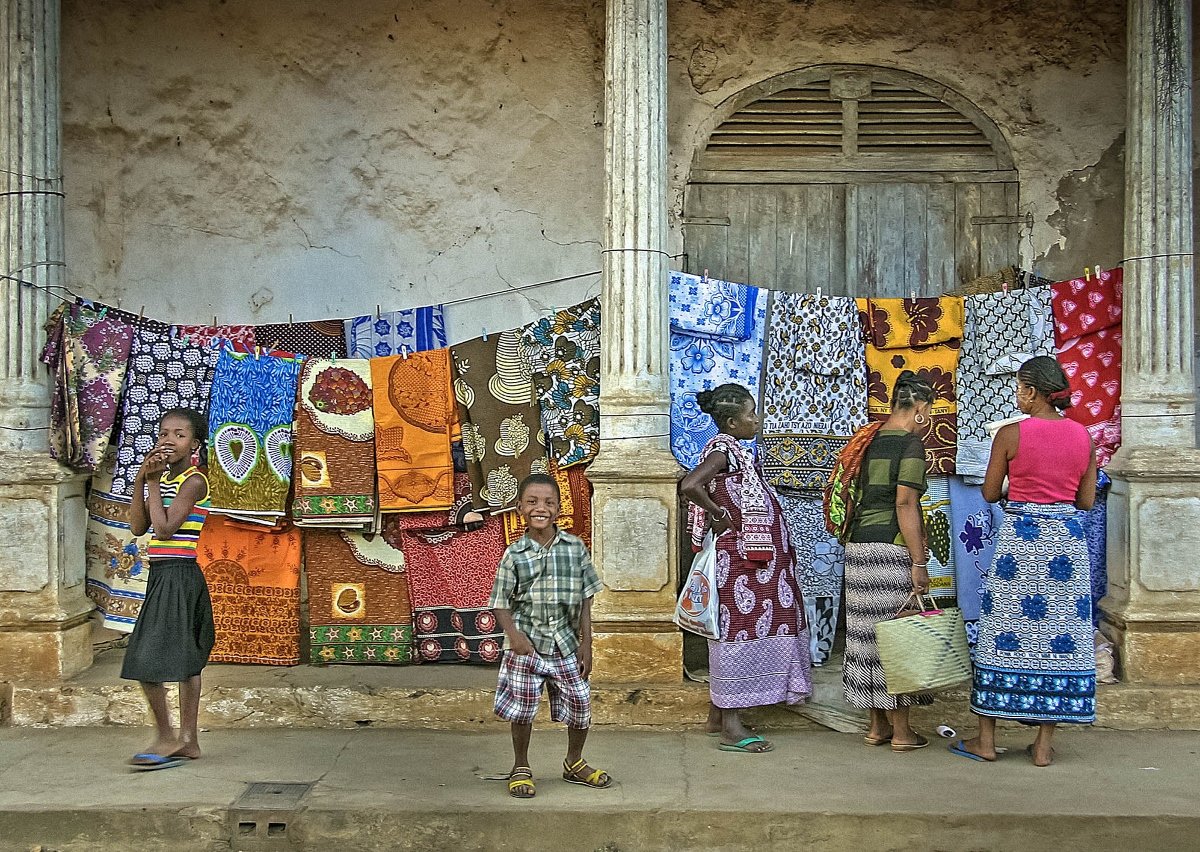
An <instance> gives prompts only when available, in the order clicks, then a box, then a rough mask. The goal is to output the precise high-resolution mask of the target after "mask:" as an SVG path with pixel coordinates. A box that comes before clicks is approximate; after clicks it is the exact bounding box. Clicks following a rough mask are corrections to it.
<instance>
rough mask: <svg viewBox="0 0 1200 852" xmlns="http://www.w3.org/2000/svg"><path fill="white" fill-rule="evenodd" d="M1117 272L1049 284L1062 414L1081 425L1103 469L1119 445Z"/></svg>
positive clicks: (1119, 275) (1119, 282)
mask: <svg viewBox="0 0 1200 852" xmlns="http://www.w3.org/2000/svg"><path fill="white" fill-rule="evenodd" d="M1122 274H1123V273H1122V270H1121V268H1120V267H1117V268H1116V269H1106V270H1103V271H1101V272H1098V273H1097V274H1096V275H1093V276H1090V277H1088V278H1073V279H1071V280H1069V281H1059V282H1057V283H1055V284H1054V285H1053V286H1052V293H1053V305H1054V341H1055V344H1056V345H1057V347H1058V363H1059V364H1061V365H1062V368H1063V371H1064V372H1065V373H1066V374H1067V380H1068V381H1069V382H1070V385H1071V407H1070V408H1068V409H1067V411H1066V416H1067V417H1070V418H1071V419H1072V420H1074V421H1076V422H1077V423H1081V424H1082V425H1084V426H1086V427H1087V430H1088V432H1089V433H1090V434H1091V436H1092V442H1093V443H1094V444H1095V445H1096V460H1097V463H1098V464H1099V465H1100V466H1101V467H1104V466H1105V465H1107V464H1108V462H1109V460H1110V459H1112V456H1113V453H1115V452H1116V451H1117V449H1118V448H1119V447H1120V446H1121V292H1122V285H1123V279H1122Z"/></svg>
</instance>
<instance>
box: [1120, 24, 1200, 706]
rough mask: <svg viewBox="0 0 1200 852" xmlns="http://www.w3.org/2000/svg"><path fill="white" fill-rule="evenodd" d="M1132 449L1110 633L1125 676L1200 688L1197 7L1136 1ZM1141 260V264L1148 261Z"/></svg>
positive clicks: (1128, 284) (1125, 442) (1128, 417)
mask: <svg viewBox="0 0 1200 852" xmlns="http://www.w3.org/2000/svg"><path fill="white" fill-rule="evenodd" d="M1128 26H1129V46H1128V49H1129V56H1128V71H1127V73H1128V102H1129V116H1128V128H1127V135H1126V139H1127V143H1126V144H1127V151H1126V156H1125V256H1126V257H1129V258H1134V259H1132V260H1129V261H1127V262H1126V264H1125V294H1124V353H1125V354H1124V361H1123V376H1122V382H1123V391H1122V395H1121V407H1122V421H1121V429H1122V447H1121V449H1120V451H1118V453H1117V454H1116V456H1115V458H1114V459H1113V461H1112V464H1111V465H1110V466H1109V468H1108V470H1109V473H1110V474H1111V475H1112V477H1113V489H1112V493H1111V495H1110V497H1109V503H1108V505H1109V509H1108V511H1109V528H1108V549H1109V561H1108V565H1109V569H1108V570H1109V593H1108V596H1107V597H1106V598H1105V599H1104V600H1103V601H1102V602H1101V608H1102V610H1103V612H1104V624H1103V629H1104V630H1105V632H1106V633H1108V634H1109V635H1110V636H1112V637H1113V638H1114V639H1115V640H1116V641H1117V645H1118V650H1119V654H1120V664H1121V670H1122V676H1123V679H1124V680H1126V681H1128V682H1133V683H1145V684H1157V685H1165V684H1197V683H1200V667H1198V666H1197V665H1196V661H1197V660H1198V659H1200V565H1198V564H1197V562H1196V560H1195V557H1194V554H1196V553H1197V552H1200V452H1197V451H1196V449H1195V432H1194V418H1195V390H1194V376H1193V354H1192V342H1193V341H1192V333H1193V274H1192V263H1193V260H1192V257H1191V253H1192V91H1191V86H1192V16H1191V2H1190V0H1129V4H1128ZM1137 258H1141V259H1137Z"/></svg>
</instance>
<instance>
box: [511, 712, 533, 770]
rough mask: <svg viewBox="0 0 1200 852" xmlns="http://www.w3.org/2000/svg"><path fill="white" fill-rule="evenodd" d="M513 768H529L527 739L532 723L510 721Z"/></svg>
mask: <svg viewBox="0 0 1200 852" xmlns="http://www.w3.org/2000/svg"><path fill="white" fill-rule="evenodd" d="M511 727H512V743H513V769H519V768H521V767H522V766H523V767H525V768H527V769H528V768H529V739H530V737H531V736H532V735H533V723H532V722H529V723H524V722H513V723H512V726H511Z"/></svg>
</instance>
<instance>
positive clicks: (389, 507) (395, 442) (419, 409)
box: [371, 349, 458, 512]
mask: <svg viewBox="0 0 1200 852" xmlns="http://www.w3.org/2000/svg"><path fill="white" fill-rule="evenodd" d="M371 385H372V394H373V397H374V405H375V468H376V474H377V479H378V482H379V509H380V511H381V512H419V511H431V510H435V509H448V508H450V506H451V504H452V503H453V501H454V458H453V456H452V454H451V451H450V440H451V432H452V430H453V425H454V423H456V422H457V420H458V408H457V406H456V404H455V402H454V393H453V391H452V390H451V387H450V350H449V349H435V350H432V351H429V352H413V353H412V354H409V355H391V356H388V357H385V358H372V359H371Z"/></svg>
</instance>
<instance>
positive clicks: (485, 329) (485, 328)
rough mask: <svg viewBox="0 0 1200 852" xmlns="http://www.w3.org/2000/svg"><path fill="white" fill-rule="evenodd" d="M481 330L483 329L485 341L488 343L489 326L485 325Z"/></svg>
mask: <svg viewBox="0 0 1200 852" xmlns="http://www.w3.org/2000/svg"><path fill="white" fill-rule="evenodd" d="M481 330H482V331H483V342H484V343H487V326H486V325H485V326H483V328H482V329H481Z"/></svg>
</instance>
